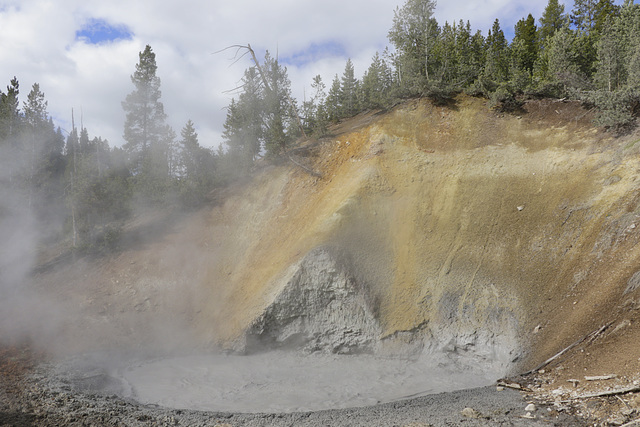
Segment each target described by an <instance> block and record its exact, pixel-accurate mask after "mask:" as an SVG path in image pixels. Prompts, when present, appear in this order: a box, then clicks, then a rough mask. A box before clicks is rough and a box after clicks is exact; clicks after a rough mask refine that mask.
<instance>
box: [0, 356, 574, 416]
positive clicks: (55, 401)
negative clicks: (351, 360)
mask: <svg viewBox="0 0 640 427" xmlns="http://www.w3.org/2000/svg"><path fill="white" fill-rule="evenodd" d="M88 374H89V371H87V370H86V369H83V370H81V371H78V372H76V373H75V374H73V373H72V372H70V371H69V370H68V367H63V368H61V366H60V365H51V364H42V365H40V366H39V367H37V368H36V369H35V371H34V373H33V374H31V375H30V376H29V377H28V378H27V379H26V380H24V383H23V384H22V388H23V390H24V391H23V393H21V394H20V395H12V394H11V393H0V400H1V401H2V403H3V404H2V409H0V425H16V426H17V425H20V426H22V425H38V426H40V425H45V426H48V425H57V426H72V425H73V426H75V425H101V426H102V425H114V426H133V427H138V426H219V427H222V426H224V427H228V426H411V427H418V426H457V425H465V426H486V425H500V426H549V425H558V426H579V425H584V423H583V422H580V421H578V420H576V419H574V418H572V417H570V416H568V415H566V414H564V413H557V412H555V411H552V410H551V409H552V408H551V407H549V408H547V407H545V406H541V405H539V404H538V409H537V410H536V411H535V412H534V413H532V414H531V416H532V417H535V418H533V419H532V418H523V417H525V416H527V412H526V411H525V407H526V406H527V403H528V401H527V397H526V395H524V394H521V393H520V392H517V391H513V390H509V389H505V390H500V391H499V390H498V389H497V388H496V387H495V386H487V387H480V388H473V389H467V390H459V391H454V392H448V393H438V394H432V395H427V396H421V397H417V398H411V399H405V400H400V401H395V402H389V403H384V404H378V405H371V406H366V407H356V408H345V409H333V410H322V411H305V412H288V413H270V414H266V413H234V412H219V411H210V412H205V411H196V410H185V409H169V408H165V407H162V406H158V405H149V404H141V403H139V402H137V401H135V400H133V399H131V398H123V397H121V396H118V395H116V394H113V391H114V390H116V389H118V388H119V387H120V386H121V385H120V384H119V383H118V381H115V382H114V380H113V378H112V377H110V376H109V375H106V374H104V372H98V371H96V372H93V375H88ZM96 390H100V391H96ZM465 408H472V409H473V411H470V410H467V411H466V412H465V413H466V415H465V414H463V410H465Z"/></svg>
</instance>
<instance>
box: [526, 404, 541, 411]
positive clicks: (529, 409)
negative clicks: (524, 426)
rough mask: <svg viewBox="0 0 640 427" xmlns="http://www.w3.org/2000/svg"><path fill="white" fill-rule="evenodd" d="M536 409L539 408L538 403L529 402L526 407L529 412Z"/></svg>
mask: <svg viewBox="0 0 640 427" xmlns="http://www.w3.org/2000/svg"><path fill="white" fill-rule="evenodd" d="M536 409H538V408H536V405H534V404H533V403H529V404H528V405H527V407H526V408H524V410H525V411H527V412H535V410H536Z"/></svg>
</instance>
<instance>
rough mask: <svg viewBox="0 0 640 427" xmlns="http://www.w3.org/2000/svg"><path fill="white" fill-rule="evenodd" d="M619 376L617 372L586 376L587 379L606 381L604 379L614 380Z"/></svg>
mask: <svg viewBox="0 0 640 427" xmlns="http://www.w3.org/2000/svg"><path fill="white" fill-rule="evenodd" d="M617 377H618V376H617V375H615V374H611V375H594V376H591V377H584V379H585V381H604V380H612V379H614V378H617Z"/></svg>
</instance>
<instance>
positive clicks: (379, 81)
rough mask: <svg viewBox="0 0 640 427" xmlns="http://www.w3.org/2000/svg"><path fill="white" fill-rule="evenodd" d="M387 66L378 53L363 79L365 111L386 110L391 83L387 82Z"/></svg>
mask: <svg viewBox="0 0 640 427" xmlns="http://www.w3.org/2000/svg"><path fill="white" fill-rule="evenodd" d="M385 68H386V64H385V63H384V61H383V60H382V58H381V57H380V55H379V54H378V52H376V54H375V55H374V57H373V59H372V61H371V65H370V66H369V69H368V70H367V71H366V72H365V74H364V76H363V77H362V92H363V105H362V107H363V108H365V109H373V108H384V107H385V106H386V104H387V94H388V90H389V85H390V82H389V81H387V76H388V74H389V73H388V71H387V70H386V69H385Z"/></svg>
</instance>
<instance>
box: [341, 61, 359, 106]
mask: <svg viewBox="0 0 640 427" xmlns="http://www.w3.org/2000/svg"><path fill="white" fill-rule="evenodd" d="M357 86H358V81H357V79H356V77H355V70H354V68H353V62H351V58H349V59H347V63H346V65H345V67H344V73H343V74H342V80H340V107H341V114H340V115H341V117H351V116H353V115H355V114H356V112H357V110H358V105H357V96H356V92H357Z"/></svg>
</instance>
